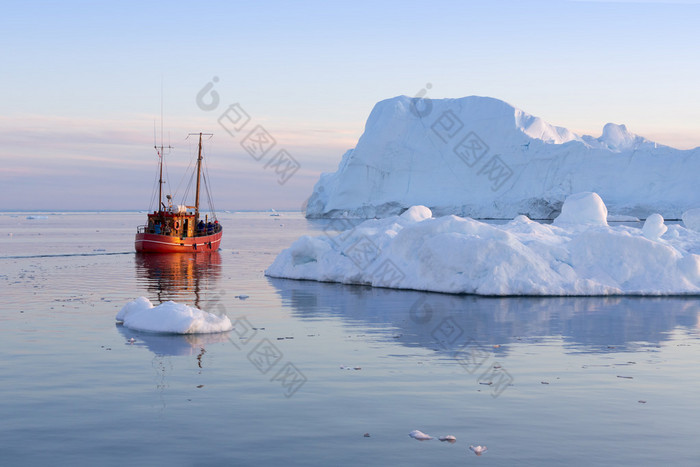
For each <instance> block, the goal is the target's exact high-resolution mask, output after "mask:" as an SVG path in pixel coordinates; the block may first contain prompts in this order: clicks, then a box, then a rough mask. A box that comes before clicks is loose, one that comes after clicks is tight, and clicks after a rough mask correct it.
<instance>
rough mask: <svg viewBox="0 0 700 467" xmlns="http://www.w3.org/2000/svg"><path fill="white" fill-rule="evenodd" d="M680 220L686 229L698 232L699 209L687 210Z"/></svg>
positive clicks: (699, 222)
mask: <svg viewBox="0 0 700 467" xmlns="http://www.w3.org/2000/svg"><path fill="white" fill-rule="evenodd" d="M681 218H682V219H683V225H685V227H686V228H688V229H690V230H695V231H697V232H700V208H695V209H689V210H688V211H686V212H684V213H683V215H682V216H681Z"/></svg>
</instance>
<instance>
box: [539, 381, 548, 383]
mask: <svg viewBox="0 0 700 467" xmlns="http://www.w3.org/2000/svg"><path fill="white" fill-rule="evenodd" d="M540 384H549V381H540Z"/></svg>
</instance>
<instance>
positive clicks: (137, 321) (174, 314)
mask: <svg viewBox="0 0 700 467" xmlns="http://www.w3.org/2000/svg"><path fill="white" fill-rule="evenodd" d="M116 320H117V322H118V323H122V324H123V325H124V326H125V327H127V328H130V329H133V330H135V331H147V332H158V333H169V334H207V333H213V332H224V331H230V330H231V329H233V325H232V324H231V320H230V319H229V318H228V316H218V315H215V314H214V313H209V312H206V311H202V310H200V309H199V308H194V307H191V306H189V305H185V304H184V303H175V302H173V301H168V302H165V303H161V304H160V305H158V306H153V303H151V301H150V300H149V299H147V298H146V297H139V298H137V299H136V300H132V301H130V302H129V303H127V304H126V305H124V306H123V307H122V309H121V310H119V313H117V316H116Z"/></svg>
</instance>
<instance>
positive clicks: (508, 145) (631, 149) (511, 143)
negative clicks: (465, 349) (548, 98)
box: [306, 96, 700, 219]
mask: <svg viewBox="0 0 700 467" xmlns="http://www.w3.org/2000/svg"><path fill="white" fill-rule="evenodd" d="M426 102H427V103H428V104H429V105H426V104H425V102H424V103H422V104H421V101H420V100H418V99H415V98H409V97H406V96H400V97H395V98H392V99H388V100H384V101H381V102H379V103H377V105H376V106H375V107H374V109H373V110H372V113H371V114H370V116H369V118H368V120H367V124H366V126H365V131H364V133H363V135H362V137H361V138H360V140H359V141H358V143H357V145H356V147H355V148H354V149H351V150H349V151H347V152H346V153H345V155H344V156H343V157H342V160H341V162H340V165H339V167H338V170H337V171H336V172H334V173H327V174H323V175H321V178H320V179H319V181H318V182H317V183H316V186H315V187H314V190H313V193H312V195H311V197H310V199H309V201H308V203H307V206H306V215H307V217H312V218H313V217H342V216H349V217H358V218H365V219H367V218H373V217H386V216H389V215H395V214H399V213H401V212H402V211H404V210H405V209H407V208H409V207H411V206H414V205H424V206H427V207H429V208H430V209H431V210H432V211H433V212H434V213H435V215H445V214H456V215H459V216H470V217H474V218H498V219H512V218H513V217H515V216H516V215H518V214H524V215H527V216H528V217H530V218H532V219H553V218H554V217H556V216H557V215H558V213H559V211H560V209H561V206H562V203H563V201H564V199H566V197H567V196H568V195H571V194H574V193H579V192H583V191H594V192H596V193H598V194H600V196H602V197H603V198H604V199H605V202H606V203H607V205H608V208H609V209H610V210H611V212H613V213H615V214H616V215H627V216H635V217H640V218H644V217H646V215H647V214H649V213H654V212H656V213H659V214H661V215H662V216H663V217H665V218H666V219H679V218H680V216H681V214H682V213H683V211H686V210H688V209H690V208H693V207H697V206H700V190H697V186H696V185H697V181H696V179H697V174H698V173H700V148H696V149H692V150H679V149H674V148H671V147H668V146H663V145H660V144H657V143H654V142H652V141H649V140H647V139H645V138H643V137H641V136H638V135H635V134H633V133H631V132H630V131H628V130H627V128H626V127H625V126H624V125H616V124H613V123H608V124H607V125H605V127H604V128H603V132H602V135H601V136H600V137H598V138H596V137H593V136H585V135H584V136H580V135H577V134H575V133H573V132H571V131H569V130H567V129H566V128H561V127H556V126H552V125H550V124H548V123H547V122H545V121H543V120H542V119H540V118H538V117H534V116H532V115H529V114H527V113H526V112H523V111H522V110H519V109H517V108H515V107H513V106H511V105H510V104H507V103H505V102H503V101H500V100H498V99H493V98H488V97H478V96H471V97H464V98H461V99H434V100H431V101H429V102H428V101H426Z"/></svg>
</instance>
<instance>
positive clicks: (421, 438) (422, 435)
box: [408, 430, 433, 441]
mask: <svg viewBox="0 0 700 467" xmlns="http://www.w3.org/2000/svg"><path fill="white" fill-rule="evenodd" d="M408 436H410V437H411V438H413V439H417V440H419V441H425V440H428V439H433V437H432V436H430V435H426V434H425V433H423V432H422V431H420V430H413V431H412V432H410V433H409V434H408Z"/></svg>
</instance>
